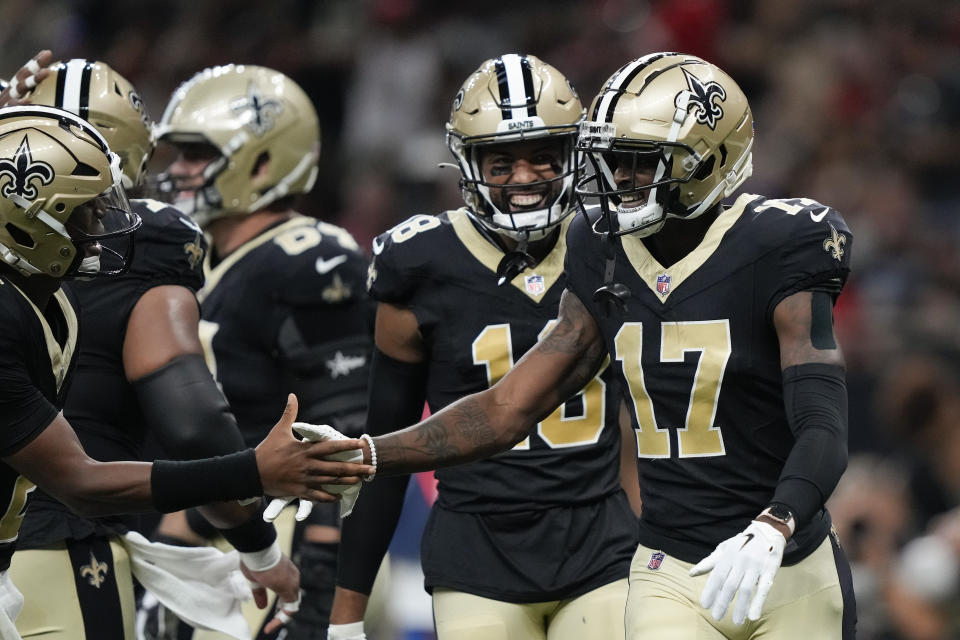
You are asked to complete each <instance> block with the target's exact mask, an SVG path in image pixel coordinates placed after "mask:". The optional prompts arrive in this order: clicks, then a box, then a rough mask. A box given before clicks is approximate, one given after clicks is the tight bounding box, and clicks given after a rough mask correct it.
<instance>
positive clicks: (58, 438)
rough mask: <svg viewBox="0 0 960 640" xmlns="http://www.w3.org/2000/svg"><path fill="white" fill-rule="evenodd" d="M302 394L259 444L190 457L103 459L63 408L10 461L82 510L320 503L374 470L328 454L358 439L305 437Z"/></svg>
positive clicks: (88, 513) (106, 511) (101, 512)
mask: <svg viewBox="0 0 960 640" xmlns="http://www.w3.org/2000/svg"><path fill="white" fill-rule="evenodd" d="M296 415H297V405H296V398H295V397H294V396H292V395H291V396H290V398H289V400H288V403H287V408H286V409H285V410H284V413H283V416H282V417H281V419H280V421H279V422H277V424H276V425H274V427H273V429H272V430H271V431H270V433H269V434H268V435H267V437H266V438H265V439H264V440H263V441H262V442H261V443H260V444H259V445H258V446H257V448H256V449H255V450H253V449H247V450H245V451H241V452H238V453H235V454H231V455H228V456H220V457H217V458H204V459H202V460H192V461H187V462H171V461H163V460H161V461H158V462H155V463H152V464H151V463H149V462H97V461H96V460H94V459H92V458H90V457H89V456H87V454H86V452H85V451H84V450H83V447H82V446H81V444H80V441H79V440H78V439H77V435H76V433H74V431H73V428H72V427H71V426H70V424H69V423H68V422H67V421H66V419H65V418H64V417H63V415H62V414H58V415H57V417H55V418H54V419H53V421H52V422H51V423H50V425H49V426H48V427H47V428H46V429H44V430H43V431H42V432H41V433H40V435H38V436H37V437H36V438H34V439H33V440H32V441H31V442H30V443H28V444H27V445H25V446H24V447H23V448H21V449H20V450H18V451H17V452H16V453H14V454H12V455H9V456H5V457H4V458H3V460H4V462H6V463H7V464H9V465H10V466H12V467H13V468H14V469H16V470H17V471H18V472H19V473H20V474H22V475H23V476H25V477H26V478H28V479H30V480H31V481H32V482H33V483H34V484H36V485H37V486H39V487H41V488H42V489H43V490H44V491H46V492H48V493H50V494H51V495H53V496H54V497H56V498H57V499H58V500H60V501H61V502H63V503H64V504H65V505H67V506H68V507H70V508H71V509H72V510H73V511H75V512H76V513H79V514H81V515H84V516H97V515H105V514H110V513H123V512H136V511H151V510H156V511H161V512H164V513H166V512H170V511H177V510H180V509H184V508H187V507H191V506H196V505H200V504H206V503H209V502H215V501H218V500H239V499H245V498H251V497H254V496H259V495H262V494H264V493H267V494H271V495H297V496H300V497H302V498H304V499H306V500H313V501H316V502H333V501H335V500H337V496H334V495H331V494H329V493H327V492H325V491H323V490H322V489H321V486H322V485H324V484H333V483H340V484H354V483H356V482H359V481H360V477H361V476H364V475H369V474H372V473H373V468H372V467H370V466H368V465H360V464H351V463H347V462H330V461H327V460H324V457H326V456H329V455H331V454H333V453H338V452H340V451H346V450H349V449H357V448H359V446H360V443H359V442H358V441H357V440H337V441H328V442H316V443H306V442H300V441H299V440H297V439H296V438H294V436H293V432H292V430H291V425H292V424H293V422H294V420H295V419H296Z"/></svg>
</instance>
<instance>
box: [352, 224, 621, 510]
mask: <svg viewBox="0 0 960 640" xmlns="http://www.w3.org/2000/svg"><path fill="white" fill-rule="evenodd" d="M565 231H566V229H565V228H564V229H562V230H561V236H560V238H559V239H558V241H557V246H555V247H554V248H553V250H552V251H551V252H550V253H549V254H548V255H547V257H546V258H545V259H544V260H543V261H542V262H541V263H540V264H538V265H537V266H536V267H533V268H532V269H528V270H526V271H524V272H522V273H521V274H519V275H518V276H516V277H515V278H514V279H513V280H512V281H511V282H508V283H505V284H504V285H502V286H497V276H496V268H497V265H498V263H499V261H500V259H501V258H502V257H503V253H502V252H501V251H500V250H499V249H498V248H496V247H495V246H494V245H493V244H491V243H490V241H488V240H487V239H486V238H484V237H483V236H482V235H481V233H480V232H479V231H478V230H477V228H476V227H475V226H474V223H473V222H472V221H471V219H470V216H469V214H468V213H467V210H466V209H458V210H455V211H448V212H445V213H443V214H441V215H439V216H426V215H419V216H414V217H412V218H410V219H409V220H407V221H406V222H404V223H402V224H400V225H398V226H396V227H394V228H393V229H391V230H390V231H388V232H386V233H384V234H382V235H381V236H379V237H378V238H376V239H375V240H374V261H373V263H372V264H371V267H370V277H369V279H368V286H369V290H370V295H371V297H373V298H374V299H375V300H378V301H380V302H387V303H391V304H395V305H397V306H402V307H406V308H408V309H409V310H410V311H412V312H413V314H414V315H415V316H416V319H417V322H418V324H419V328H420V332H421V334H422V336H423V341H424V344H425V346H426V348H427V351H428V358H427V359H428V364H429V367H428V370H429V372H428V379H427V388H426V398H427V403H428V405H429V407H430V409H431V410H432V411H438V410H440V409H442V408H443V407H445V406H447V405H448V404H450V403H452V402H454V401H455V400H458V399H459V398H462V397H463V396H466V395H468V394H471V393H474V392H477V391H482V390H484V389H486V388H488V387H490V386H492V385H493V384H494V383H496V382H497V381H498V380H499V379H500V378H502V377H503V376H504V375H505V374H506V373H507V371H509V370H510V368H511V367H512V366H513V364H514V363H515V362H516V361H517V360H519V359H520V357H521V356H522V355H523V354H524V353H525V352H526V351H527V350H528V349H530V348H531V347H532V346H533V345H534V344H536V342H537V341H538V340H539V339H540V338H542V337H543V336H544V335H546V333H547V332H548V331H549V330H550V328H551V327H552V326H553V324H554V323H555V322H556V318H557V310H558V308H559V302H560V296H561V294H562V293H563V290H564V285H565V282H566V279H565V277H564V275H563V272H562V267H563V255H564V252H565V246H564V242H565V240H564V234H565ZM619 402H620V395H619V393H617V392H615V391H614V389H613V385H612V384H610V383H609V382H608V381H607V380H606V379H605V377H603V376H598V377H596V378H594V379H593V380H592V381H591V382H590V383H589V384H588V385H587V386H586V387H585V388H584V390H583V391H582V393H580V394H578V395H577V396H575V397H574V398H571V399H570V400H569V401H567V403H566V404H564V405H563V406H562V407H560V408H558V409H557V410H556V411H555V412H554V413H552V414H551V415H550V416H548V417H547V418H545V419H544V420H543V421H542V422H540V423H539V424H538V425H537V427H536V429H534V431H533V432H532V434H531V435H530V436H529V437H528V438H526V439H525V440H523V441H522V442H520V443H519V444H517V445H516V446H515V447H514V448H513V449H512V450H510V451H507V452H504V453H501V454H499V455H497V456H494V457H492V458H489V459H487V460H482V461H478V462H473V463H470V464H466V465H460V466H456V467H452V468H449V469H440V470H438V471H437V473H436V476H437V478H438V480H439V489H440V492H439V498H438V504H439V505H440V506H441V507H444V508H447V509H452V510H456V511H468V512H476V513H479V512H489V513H495V512H515V511H522V510H532V509H542V508H544V507H548V506H553V505H563V504H577V503H584V502H589V501H592V500H597V499H599V498H601V497H604V496H608V495H610V494H611V493H614V492H616V491H618V490H619V488H620V484H619V461H618V455H619V445H618V443H619V438H620V435H619V427H618V424H617V417H618V409H619Z"/></svg>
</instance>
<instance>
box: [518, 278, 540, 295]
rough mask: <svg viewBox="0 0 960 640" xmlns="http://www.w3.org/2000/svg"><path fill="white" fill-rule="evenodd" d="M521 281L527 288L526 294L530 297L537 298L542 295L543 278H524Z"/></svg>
mask: <svg viewBox="0 0 960 640" xmlns="http://www.w3.org/2000/svg"><path fill="white" fill-rule="evenodd" d="M523 281H524V283H525V284H526V286H527V293H529V294H530V295H533V296H538V295H540V294H541V293H543V276H538V275H532V276H526V277H525V278H524V279H523Z"/></svg>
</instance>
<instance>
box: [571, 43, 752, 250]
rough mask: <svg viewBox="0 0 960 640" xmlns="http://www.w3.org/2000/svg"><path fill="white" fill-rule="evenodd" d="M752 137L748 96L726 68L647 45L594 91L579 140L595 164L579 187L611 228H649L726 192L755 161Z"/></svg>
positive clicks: (693, 213) (646, 231)
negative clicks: (597, 201) (645, 51)
mask: <svg viewBox="0 0 960 640" xmlns="http://www.w3.org/2000/svg"><path fill="white" fill-rule="evenodd" d="M752 146H753V115H752V113H751V112H750V105H749V104H747V98H746V96H745V95H744V94H743V91H741V90H740V87H738V86H737V84H736V83H735V82H734V81H733V80H732V79H731V78H730V76H728V75H727V74H726V73H724V72H723V71H721V70H720V69H719V68H717V67H716V66H714V65H712V64H710V63H709V62H706V61H705V60H701V59H700V58H697V57H695V56H691V55H684V54H680V53H653V54H650V55H647V56H644V57H642V58H638V59H636V60H633V61H631V62H629V63H627V64H626V65H624V66H623V67H621V68H620V69H618V70H617V72H616V73H614V74H613V75H612V76H610V78H609V79H608V80H607V81H606V82H605V83H604V85H603V88H602V89H601V90H600V93H599V94H598V95H597V97H596V98H594V100H593V104H592V105H591V106H590V111H589V115H588V120H587V121H585V122H584V123H583V124H582V125H581V127H580V137H579V139H578V142H577V147H578V150H579V151H580V152H581V153H583V154H584V155H586V157H587V158H589V160H590V163H591V165H592V166H593V169H594V173H593V174H592V175H589V176H584V177H583V178H581V179H580V180H578V184H577V193H579V194H580V195H581V196H587V197H589V196H593V197H599V198H600V202H601V206H602V208H603V210H604V212H606V213H607V214H608V215H607V217H608V219H609V223H610V224H611V225H612V226H611V227H610V228H611V230H614V231H615V233H617V234H624V233H636V234H638V235H640V236H647V235H650V234H652V233H656V232H657V231H659V230H660V228H661V227H663V223H664V220H665V219H666V218H668V217H674V218H695V217H697V216H699V215H700V214H702V213H704V212H706V211H709V210H710V209H711V208H712V207H713V206H714V205H716V204H717V203H718V202H720V201H721V200H722V199H723V198H725V197H726V196H729V195H730V194H731V193H733V192H734V191H735V190H736V189H737V188H738V187H739V186H740V185H741V184H743V182H744V180H746V179H747V178H748V177H750V174H751V173H752V171H753V163H752V154H751V148H752ZM638 175H641V176H646V178H647V179H643V180H639V181H638V180H637V177H638ZM650 178H652V181H649V179H650ZM611 212H612V213H615V224H614V220H613V216H611V215H610V214H611Z"/></svg>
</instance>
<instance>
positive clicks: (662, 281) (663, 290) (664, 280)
mask: <svg viewBox="0 0 960 640" xmlns="http://www.w3.org/2000/svg"><path fill="white" fill-rule="evenodd" d="M657 293H659V294H660V295H662V296H665V295H667V294H668V293H670V276H669V275H668V274H666V273H665V274H663V275H660V276H657Z"/></svg>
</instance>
